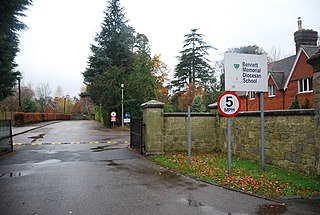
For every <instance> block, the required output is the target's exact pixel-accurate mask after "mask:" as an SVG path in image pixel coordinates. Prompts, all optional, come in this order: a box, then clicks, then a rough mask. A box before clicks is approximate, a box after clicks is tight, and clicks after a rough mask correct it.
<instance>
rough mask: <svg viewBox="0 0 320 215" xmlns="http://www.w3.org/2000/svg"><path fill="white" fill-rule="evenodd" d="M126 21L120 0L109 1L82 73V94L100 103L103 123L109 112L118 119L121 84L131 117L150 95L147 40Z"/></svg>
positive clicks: (152, 83)
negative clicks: (115, 114) (85, 87)
mask: <svg viewBox="0 0 320 215" xmlns="http://www.w3.org/2000/svg"><path fill="white" fill-rule="evenodd" d="M127 22H128V21H127V20H126V18H125V11H124V8H122V7H121V5H120V1H119V0H111V1H110V2H109V5H108V6H107V8H106V12H105V18H104V21H103V23H102V25H101V28H102V29H101V32H100V33H99V34H98V35H97V36H96V38H95V44H93V45H91V52H92V54H91V56H90V57H89V60H88V67H87V69H86V71H85V72H84V73H83V76H84V81H85V83H86V85H87V92H86V94H87V95H88V96H89V97H90V98H91V99H92V101H93V102H94V103H95V104H97V105H99V106H100V108H99V110H101V112H102V118H103V119H104V123H105V124H108V122H109V115H110V112H111V111H116V112H117V113H118V116H119V117H118V119H121V118H122V117H121V112H122V111H121V102H122V101H121V100H122V98H121V84H124V86H125V88H124V106H125V110H124V111H125V112H126V111H130V112H132V116H135V117H137V115H138V116H140V115H141V111H140V110H137V109H139V108H140V105H141V103H142V102H145V101H147V100H148V99H150V98H154V93H153V92H154V91H155V84H154V80H153V79H154V78H153V76H152V73H151V72H152V61H151V57H150V48H149V43H148V39H147V37H146V36H145V35H143V34H137V35H135V31H134V29H133V28H132V27H130V26H129V25H128V23H127ZM129 87H130V90H129V89H128V88H129ZM118 124H121V122H118Z"/></svg>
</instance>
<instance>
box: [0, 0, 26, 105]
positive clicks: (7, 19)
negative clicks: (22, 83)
mask: <svg viewBox="0 0 320 215" xmlns="http://www.w3.org/2000/svg"><path fill="white" fill-rule="evenodd" d="M31 3H32V0H14V1H13V0H11V1H9V0H0V89H1V90H0V101H2V100H3V99H5V98H6V97H8V96H10V95H12V94H13V87H14V86H15V82H16V80H17V77H18V76H19V75H20V72H15V71H14V68H15V67H16V66H17V65H16V64H15V62H14V59H15V57H16V54H17V52H18V51H19V48H18V45H19V38H18V32H19V31H21V30H24V29H26V28H27V26H26V25H25V24H23V23H22V22H21V21H19V19H18V18H19V17H21V16H25V14H24V13H23V11H25V10H26V9H27V6H29V5H30V4H31Z"/></svg>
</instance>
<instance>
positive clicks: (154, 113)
mask: <svg viewBox="0 0 320 215" xmlns="http://www.w3.org/2000/svg"><path fill="white" fill-rule="evenodd" d="M141 107H142V108H143V124H144V130H143V132H144V133H143V136H144V144H145V153H146V155H151V154H162V153H164V135H163V107H164V103H162V102H158V101H156V100H151V101H148V102H146V103H144V104H142V105H141Z"/></svg>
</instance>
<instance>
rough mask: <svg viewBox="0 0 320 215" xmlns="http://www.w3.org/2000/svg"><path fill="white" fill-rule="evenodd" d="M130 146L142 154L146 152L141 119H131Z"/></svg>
mask: <svg viewBox="0 0 320 215" xmlns="http://www.w3.org/2000/svg"><path fill="white" fill-rule="evenodd" d="M130 146H131V147H132V148H135V149H136V150H138V151H139V152H140V153H141V154H144V152H145V146H144V143H143V124H142V120H141V119H131V122H130Z"/></svg>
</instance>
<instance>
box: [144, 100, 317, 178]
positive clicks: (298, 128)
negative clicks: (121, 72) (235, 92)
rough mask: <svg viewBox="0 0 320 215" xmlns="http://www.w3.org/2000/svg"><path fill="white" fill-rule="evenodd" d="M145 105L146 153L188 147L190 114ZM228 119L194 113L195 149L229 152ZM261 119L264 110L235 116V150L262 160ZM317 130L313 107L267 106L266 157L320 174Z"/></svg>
mask: <svg viewBox="0 0 320 215" xmlns="http://www.w3.org/2000/svg"><path fill="white" fill-rule="evenodd" d="M154 105H155V106H156V107H155V106H154ZM144 107H145V109H144V123H145V130H144V133H145V135H144V136H145V139H144V141H145V145H146V154H159V153H166V152H187V149H188V143H187V140H188V137H187V131H188V127H187V121H188V118H187V114H186V113H163V107H161V106H159V104H157V103H156V102H155V101H153V102H152V104H148V103H146V104H145V105H144ZM226 121H227V120H226V118H225V117H222V116H220V115H219V114H217V113H210V114H209V113H192V114H191V141H192V151H193V152H213V151H222V152H225V153H226V151H227V130H226ZM260 123H261V122H260V112H247V113H240V114H239V115H238V116H236V117H233V118H232V119H231V124H232V125H231V130H232V131H231V136H232V137H231V138H232V139H231V143H232V153H233V155H235V156H238V157H241V158H245V159H250V160H255V161H257V162H260V152H261V147H260V144H261V129H260ZM316 131H317V129H316V123H315V114H314V111H313V110H288V111H266V112H265V162H266V163H267V164H273V165H276V166H280V167H285V168H288V169H292V170H298V171H301V172H306V173H318V174H319V172H318V171H317V163H318V161H319V152H320V147H319V144H318V143H317V139H316V133H317V132H316Z"/></svg>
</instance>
